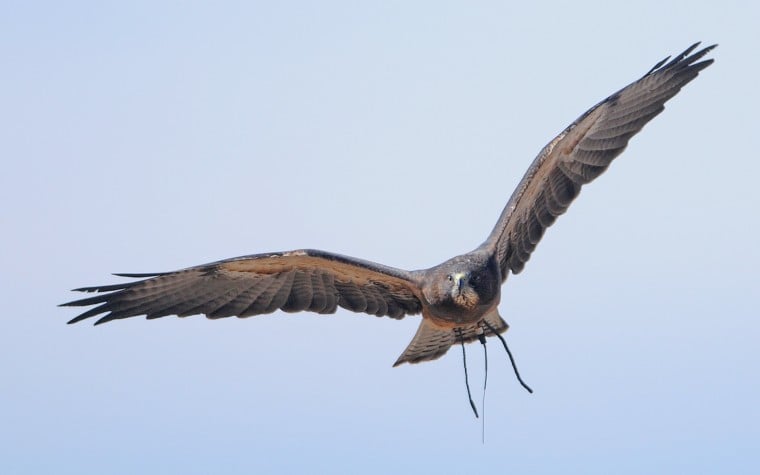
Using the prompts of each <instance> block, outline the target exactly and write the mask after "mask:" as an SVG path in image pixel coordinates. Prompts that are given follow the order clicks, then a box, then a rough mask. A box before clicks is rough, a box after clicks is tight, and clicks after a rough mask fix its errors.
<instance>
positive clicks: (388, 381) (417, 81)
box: [0, 1, 760, 474]
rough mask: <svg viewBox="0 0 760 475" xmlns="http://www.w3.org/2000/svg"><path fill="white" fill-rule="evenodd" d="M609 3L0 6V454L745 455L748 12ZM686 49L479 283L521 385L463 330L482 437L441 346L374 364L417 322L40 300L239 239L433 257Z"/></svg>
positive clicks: (754, 13)
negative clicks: (163, 310) (122, 316)
mask: <svg viewBox="0 0 760 475" xmlns="http://www.w3.org/2000/svg"><path fill="white" fill-rule="evenodd" d="M124 3H127V2H124ZM743 3H746V4H747V5H748V6H747V7H744V6H741V5H742V4H743ZM622 5H624V4H623V3H622V2H621V3H619V4H618V3H614V2H601V1H600V2H583V1H581V2H566V3H565V4H541V3H540V2H533V3H531V2H459V3H455V2H401V1H396V2H373V4H369V3H368V2H365V3H360V2H261V3H257V2H242V3H239V4H235V3H222V2H214V3H213V4H212V3H210V2H209V3H208V4H204V3H200V2H164V3H160V2H128V4H122V5H116V4H104V2H13V1H10V2H8V1H6V2H3V4H2V5H0V58H2V64H3V67H2V71H3V72H2V74H0V156H2V163H3V172H2V173H1V174H0V200H1V202H2V203H3V205H2V206H3V207H2V209H3V211H2V215H1V216H2V218H1V219H2V228H3V232H2V238H1V239H2V242H1V243H0V256H1V257H2V261H1V262H2V267H3V272H2V273H0V279H1V280H2V288H3V300H4V302H5V303H6V308H5V310H4V316H3V320H2V322H3V324H2V330H1V331H0V374H2V376H3V377H2V383H0V384H1V386H0V472H2V473H8V474H17V473H22V474H23V473H57V474H58V473H76V474H83V473H98V474H100V473H125V474H126V473H130V474H131V473H265V472H272V473H274V472H291V473H306V472H314V471H322V472H331V473H350V472H353V473H389V472H395V473H412V472H414V473H431V472H434V471H435V472H438V473H463V472H473V473H474V472H478V473H653V472H660V473H665V472H670V473H675V472H680V473H752V472H754V473H756V472H757V470H759V469H760V468H759V467H760V456H758V455H757V454H758V453H760V452H758V451H760V410H759V409H758V400H760V382H759V381H758V380H759V378H758V370H759V369H760V350H759V349H758V341H759V337H760V322H759V321H758V320H759V319H758V305H757V300H758V295H759V294H760V292H759V289H758V277H757V269H758V266H760V255H759V251H758V248H757V243H758V242H760V224H759V223H758V212H757V206H758V204H760V193H759V192H758V189H757V188H758V185H757V183H758V180H757V177H758V176H759V175H758V174H759V173H760V165H758V162H759V160H758V156H757V152H756V151H755V148H756V147H754V140H755V139H756V138H757V130H758V125H759V124H758V120H757V110H758V106H760V100H758V87H757V80H758V77H760V61H758V59H757V58H758V53H757V48H758V46H759V45H760V41H759V40H760V33H758V27H757V24H758V20H760V10H758V7H757V5H756V4H753V3H751V2H709V3H708V2H672V3H669V4H665V5H663V4H662V2H661V1H639V2H636V3H635V5H634V4H631V3H625V6H622ZM697 40H703V41H704V42H705V43H708V44H709V43H713V42H717V43H720V47H719V48H718V49H717V50H715V52H714V53H713V54H712V55H711V56H712V57H714V58H715V59H716V63H715V64H714V65H713V66H711V67H710V68H709V69H707V70H706V71H705V72H704V73H703V74H702V75H701V76H700V77H699V78H698V79H697V80H696V81H694V82H693V83H691V84H689V85H688V86H687V87H686V88H685V89H684V90H683V91H682V93H681V94H680V95H678V96H677V97H676V98H675V99H674V100H672V101H671V102H670V103H668V105H667V109H666V111H665V112H664V113H663V114H662V115H661V116H659V117H657V118H656V119H655V120H654V121H653V122H652V123H651V124H649V125H648V126H647V127H646V128H645V129H644V131H643V132H642V133H641V134H640V135H638V136H637V137H636V138H634V139H633V140H632V142H631V145H630V147H629V149H628V150H627V151H626V152H625V154H624V155H622V156H621V157H620V158H619V159H618V160H617V161H616V162H615V163H614V164H613V166H612V167H611V168H610V170H609V171H608V172H607V173H606V174H605V175H603V176H602V177H601V178H600V179H599V180H598V181H596V182H594V183H593V184H592V185H590V186H588V187H587V188H585V189H584V192H583V193H582V194H581V196H580V198H579V199H578V200H577V201H576V203H575V204H574V205H573V207H572V208H571V209H570V211H569V212H568V214H567V215H566V216H564V217H563V218H561V219H560V220H559V221H558V223H557V224H556V225H555V226H554V227H552V228H551V229H550V230H549V231H548V232H547V234H546V236H545V238H544V240H543V241H542V242H541V244H540V245H539V247H538V249H537V251H536V253H535V254H534V257H533V258H532V259H531V261H530V263H529V264H528V266H527V267H526V269H525V271H524V272H523V273H522V274H520V275H518V276H514V277H512V278H510V280H509V281H508V282H507V285H506V286H505V287H504V293H503V298H502V303H501V306H500V310H501V314H502V315H503V316H504V317H505V318H506V320H507V321H508V322H509V323H510V324H511V325H512V328H511V330H510V331H509V332H508V334H507V338H508V341H509V342H510V346H511V349H512V351H513V352H514V353H515V356H516V357H517V360H518V363H519V365H520V369H521V372H522V374H523V376H524V378H525V379H526V381H527V382H528V383H529V384H530V385H532V386H533V388H534V389H535V394H533V395H529V394H527V393H526V392H524V391H523V390H522V389H521V388H520V387H519V386H518V384H517V383H516V381H515V379H514V377H513V375H512V373H511V370H510V369H509V366H508V363H507V360H506V358H505V356H504V355H503V352H502V351H501V349H500V348H499V347H498V346H497V345H495V344H492V345H490V346H489V349H490V351H489V356H490V360H489V363H490V372H489V381H488V384H489V389H488V395H487V408H486V416H487V419H486V444H485V446H483V445H481V441H480V421H478V420H475V419H474V418H473V417H472V414H471V413H470V409H469V407H468V405H467V402H466V394H465V390H464V384H463V375H462V368H461V354H460V352H459V350H458V349H455V351H452V352H450V353H449V354H448V355H447V356H445V357H444V358H442V359H440V360H438V361H435V362H431V363H426V364H422V365H414V366H411V365H405V366H403V367H399V368H391V364H392V363H393V362H394V361H395V359H396V357H397V356H398V355H399V354H400V352H401V351H402V350H403V349H404V348H405V346H406V344H407V343H408V341H409V340H410V339H411V337H412V335H413V334H414V331H415V329H416V326H417V324H418V321H419V320H418V317H410V318H407V319H405V320H402V321H394V320H390V319H379V318H374V317H371V316H365V315H355V314H350V313H347V312H344V311H339V312H338V313H337V314H336V315H333V316H316V315H311V314H298V315H283V314H274V315H270V316H262V317H257V318H250V319H246V320H238V319H227V320H224V321H207V320H206V319H204V318H202V317H190V318H186V319H178V318H174V317H171V318H164V319H161V320H157V321H150V322H147V321H145V320H144V319H142V318H135V319H130V320H126V321H120V322H115V323H111V324H108V325H103V326H99V327H93V326H91V325H89V324H88V323H82V324H78V325H75V326H67V325H66V324H65V322H66V321H67V320H68V319H70V318H72V317H73V316H74V315H75V314H76V312H75V311H74V310H72V309H62V308H56V305H57V304H59V303H61V302H64V301H67V300H71V299H72V298H75V297H76V295H75V294H73V293H71V292H69V291H68V289H71V288H74V287H79V286H83V285H92V284H104V283H115V282H119V281H120V280H119V279H118V278H116V277H112V276H110V275H109V274H110V273H111V272H151V271H163V270H173V269H177V268H182V267H186V266H190V265H194V264H200V263H204V262H209V261H213V260H217V259H221V258H226V257H232V256H237V255H242V254H249V253H256V252H265V251H275V250H287V249H296V248H301V247H312V248H318V249H325V250H329V251H335V252H340V253H343V254H348V255H353V256H357V257H362V258H365V259H370V260H375V261H378V262H383V263H386V264H389V265H394V266H398V267H402V268H408V269H416V268H423V267H429V266H431V265H434V264H437V263H439V262H441V261H443V260H444V259H446V258H448V257H450V256H453V255H455V254H459V253H461V252H465V251H468V250H470V249H472V248H473V247H475V246H476V245H478V244H479V243H480V242H481V241H482V240H483V239H484V238H485V236H486V235H487V233H488V232H489V231H490V229H491V227H492V226H493V224H494V222H495V220H496V217H497V216H498V214H499V212H500V211H501V208H502V207H503V206H504V204H505V203H506V200H507V198H508V197H509V195H510V193H511V192H512V189H513V188H514V186H515V185H516V183H517V182H518V180H519V179H520V177H521V176H522V174H523V172H524V171H525V169H526V168H527V167H528V165H529V163H530V162H531V160H532V159H533V157H534V156H535V154H536V153H537V152H538V151H539V149H540V148H541V147H542V146H543V145H544V144H545V143H546V142H547V141H548V140H549V139H551V138H552V137H553V136H554V135H555V134H556V133H557V132H559V131H560V130H562V129H563V128H564V127H565V126H566V125H567V124H569V123H570V122H571V121H572V120H573V119H575V118H576V117H577V116H578V115H580V114H581V113H582V112H583V111H585V110H586V109H587V108H588V107H590V106H591V105H593V104H594V103H596V102H597V101H598V100H600V99H602V98H603V97H605V96H606V95H608V94H610V93H612V92H613V91H615V90H617V89H618V88H620V87H622V86H624V85H625V84H627V83H629V82H631V81H633V80H635V79H636V78H638V77H639V76H641V75H642V74H644V73H645V72H646V71H647V70H648V69H649V68H650V67H651V66H652V65H653V64H654V63H656V62H657V61H658V60H659V59H661V58H663V57H664V56H666V55H668V54H677V53H679V52H680V51H682V50H683V49H684V48H686V47H687V46H688V45H689V44H691V43H692V42H694V41H697ZM484 170H485V171H486V173H483V171H484ZM476 203H477V204H478V206H477V207H475V206H474V205H475V204H476ZM468 349H469V354H468V357H469V358H468V360H469V363H470V375H471V384H472V387H473V391H474V396H475V399H476V401H477V402H478V405H480V397H481V384H482V374H483V373H482V352H481V349H480V348H479V347H478V346H474V345H472V346H470V347H469V348H468Z"/></svg>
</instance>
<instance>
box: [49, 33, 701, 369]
mask: <svg viewBox="0 0 760 475" xmlns="http://www.w3.org/2000/svg"><path fill="white" fill-rule="evenodd" d="M698 45H699V43H697V44H695V45H692V46H691V47H689V48H688V49H687V50H686V51H684V52H683V53H681V54H680V55H678V56H676V57H675V58H674V59H672V60H670V61H669V62H668V59H669V58H666V59H665V60H663V61H661V62H659V63H658V64H657V65H655V67H653V68H652V69H651V70H650V71H649V72H648V73H647V74H645V75H644V76H643V77H642V78H640V79H639V80H637V81H635V82H633V83H631V84H630V85H628V86H626V87H625V88H623V89H621V90H619V91H618V92H616V93H614V94H612V95H611V96H609V97H607V98H606V99H604V100H603V101H601V102H600V103H598V104H597V105H595V106H594V107H592V108H591V109H590V110H588V111H587V112H585V113H584V114H583V115H581V116H580V118H578V119H577V120H576V121H575V122H573V123H572V124H571V125H570V126H569V127H567V128H566V129H565V130H563V131H562V132H561V133H560V134H559V135H558V136H557V137H556V138H554V139H553V140H552V141H551V142H549V144H547V145H546V146H545V147H544V148H543V149H542V150H541V152H540V153H539V154H538V156H537V157H536V159H535V160H534V161H533V163H532V164H531V166H530V168H529V169H528V171H527V173H526V174H525V176H524V177H523V178H522V180H521V181H520V183H519V184H518V186H517V189H516V190H515V191H514V192H513V194H512V196H511V198H510V199H509V201H508V203H507V205H506V207H505V208H504V210H503V211H502V213H501V215H500V217H499V219H498V221H497V223H496V226H495V227H494V229H493V231H492V232H491V234H490V235H489V236H488V238H487V239H486V240H485V242H483V244H481V245H480V246H479V247H478V248H477V249H475V250H474V251H472V252H470V253H467V254H463V255H461V256H457V257H455V258H452V259H450V260H448V261H446V262H444V263H442V264H440V265H438V266H435V267H432V268H430V269H425V270H418V271H406V270H402V269H397V268H393V267H388V266H384V265H381V264H377V263H374V262H370V261H365V260H361V259H356V258H352V257H347V256H341V255H338V254H333V253H329V252H324V251H316V250H300V251H289V252H275V253H268V254H256V255H250V256H243V257H238V258H233V259H226V260H222V261H218V262H213V263H210V264H205V265H200V266H195V267H190V268H187V269H182V270H179V271H174V272H166V273H160V274H117V275H120V276H123V277H130V278H137V279H139V280H132V281H130V282H125V283H121V284H114V285H104V286H96V287H83V288H80V289H75V290H78V291H82V292H92V293H95V294H96V295H94V296H91V297H88V298H84V299H80V300H75V301H72V302H68V303H66V304H63V305H64V306H76V307H92V308H90V309H89V310H86V311H85V312H83V313H82V314H80V315H78V316H77V317H75V318H73V319H72V320H71V321H70V322H69V323H74V322H78V321H80V320H84V319H88V318H91V317H96V316H97V317H99V318H98V320H96V322H95V323H96V324H99V323H103V322H108V321H111V320H117V319H122V318H128V317H133V316H138V315H145V316H146V317H147V318H148V319H153V318H159V317H163V316H167V315H177V316H181V317H184V316H188V315H196V314H204V315H206V316H207V317H208V318H211V319H215V318H223V317H231V316H237V317H249V316H254V315H261V314H267V313H272V312H275V311H277V310H282V311H285V312H300V311H309V312H316V313H323V314H327V313H334V312H335V311H336V310H337V309H338V307H341V308H344V309H346V310H350V311H353V312H360V313H366V314H370V315H376V316H387V317H390V318H394V319H400V318H403V317H405V316H406V315H414V314H422V321H421V323H420V326H419V329H418V330H417V333H416V334H415V336H414V338H413V339H412V341H411V342H410V343H409V346H408V347H407V348H406V350H405V351H404V353H403V354H402V355H401V356H400V357H399V358H398V360H397V361H396V363H395V365H399V364H401V363H417V362H421V361H427V360H432V359H436V358H439V357H440V356H442V355H443V354H445V353H446V351H448V349H449V348H450V347H451V346H452V345H454V344H457V343H462V344H464V343H467V342H470V341H473V340H476V339H478V338H479V335H480V334H483V335H485V336H493V335H495V334H497V333H502V332H504V331H506V330H507V328H508V325H507V323H506V322H505V321H504V320H503V319H502V318H501V317H500V316H499V313H498V309H497V305H498V303H499V300H500V295H501V294H500V288H501V285H502V283H503V282H504V281H505V280H506V278H507V276H508V275H509V274H510V273H512V274H517V273H519V272H521V271H522V269H523V267H524V265H525V263H526V262H527V261H528V259H529V258H530V255H531V253H532V252H533V250H534V249H535V247H536V245H537V244H538V242H539V241H540V239H541V238H542V236H543V234H544V231H545V230H546V228H548V227H549V226H551V225H552V224H553V223H554V221H555V220H556V219H557V217H558V216H560V215H561V214H563V213H564V212H565V211H566V210H567V208H568V207H569V205H570V203H571V202H572V201H573V200H574V199H575V197H576V196H578V194H579V192H580V189H581V187H582V186H583V185H585V184H586V183H589V182H591V181H592V180H594V179H595V178H596V177H597V176H599V175H600V174H601V173H602V172H604V171H605V170H606V169H607V167H608V166H609V165H610V163H611V162H612V160H613V159H614V158H615V157H616V156H618V155H619V154H620V153H621V152H622V151H623V150H624V149H625V147H626V146H627V144H628V141H629V140H630V138H631V137H632V136H634V135H635V134H636V133H638V132H639V131H640V130H641V128H642V127H643V126H644V125H645V124H646V123H647V122H649V121H650V120H652V119H653V118H654V117H655V116H656V115H657V114H659V113H660V112H662V110H663V109H664V104H665V102H666V101H668V100H669V99H670V98H671V97H673V96H675V95H676V94H677V93H678V92H679V91H680V90H681V88H682V87H683V86H684V85H686V84H687V83H689V82H690V81H691V80H693V79H694V78H695V77H697V75H698V73H699V72H700V71H701V70H703V69H704V68H706V67H707V66H709V65H710V64H712V62H713V60H712V59H707V60H702V61H700V60H701V59H702V58H703V57H704V56H705V55H706V54H707V53H708V52H709V51H710V50H712V49H713V48H714V47H715V46H714V45H713V46H709V47H707V48H704V49H702V50H699V51H696V52H694V51H695V50H696V48H697V46H698ZM473 191H476V190H473ZM395 365H394V366H395Z"/></svg>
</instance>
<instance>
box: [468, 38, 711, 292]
mask: <svg viewBox="0 0 760 475" xmlns="http://www.w3.org/2000/svg"><path fill="white" fill-rule="evenodd" d="M698 45H699V43H696V44H694V45H692V46H691V47H689V48H688V49H687V50H686V51H684V52H683V53H681V54H680V55H678V56H677V57H676V58H674V59H673V60H672V61H670V62H668V63H667V64H666V61H667V60H668V59H669V58H666V59H664V60H663V61H660V62H659V63H657V64H656V65H655V67H653V68H652V69H651V70H650V71H649V72H648V73H647V74H646V75H644V76H643V77H642V78H641V79H639V80H638V81H636V82H634V83H632V84H630V85H628V86H627V87H625V88H623V89H621V90H620V91H618V92H616V93H615V94H613V95H611V96H610V97H608V98H607V99H605V100H603V101H602V102H600V103H599V104H597V105H595V106H594V107H592V108H591V109H590V110H588V111H587V112H586V113H585V114H583V115H582V116H581V117H579V118H578V119H577V120H576V121H575V122H573V123H572V124H571V125H570V126H569V127H567V128H566V129H565V130H563V131H562V133H561V134H559V135H558V136H557V137H556V138H554V140H552V141H551V142H549V144H547V145H546V146H545V147H544V148H543V150H541V152H540V153H539V154H538V157H536V159H535V160H534V161H533V163H532V164H531V166H530V168H529V169H528V171H527V172H526V174H525V176H524V177H523V179H522V180H521V181H520V184H519V185H518V186H517V189H516V190H515V191H514V193H513V194H512V197H511V198H510V199H509V202H508V203H507V205H506V207H505V208H504V211H502V213H501V216H500V217H499V221H498V222H497V223H496V226H495V227H494V230H493V231H492V232H491V235H490V236H489V237H488V239H487V240H486V242H484V243H483V245H482V246H481V248H487V249H489V250H490V251H491V252H495V253H496V254H497V258H498V260H499V263H500V264H501V271H502V279H506V278H507V275H508V273H509V272H510V271H511V272H512V273H514V274H517V273H519V272H520V271H522V269H523V267H524V266H525V263H526V262H527V261H528V259H529V258H530V254H531V253H532V252H533V250H534V249H535V247H536V245H537V244H538V242H539V241H540V240H541V237H542V236H543V234H544V231H545V230H546V228H548V227H549V226H551V225H552V224H553V223H554V221H555V220H556V219H557V217H558V216H560V215H561V214H563V213H564V212H565V211H566V210H567V208H568V207H569V206H570V203H572V201H573V200H574V199H575V197H576V196H578V194H579V193H580V190H581V186H583V185H585V184H586V183H589V182H590V181H592V180H594V179H595V178H596V177H598V176H599V175H601V174H602V172H604V171H605V170H606V169H607V167H608V166H609V165H610V163H611V162H612V160H613V159H614V158H615V157H617V156H618V155H620V153H621V152H622V151H623V150H624V149H625V147H626V145H628V141H629V140H630V138H631V137H633V136H634V135H636V133H638V132H639V131H640V130H641V128H642V127H644V125H645V124H646V123H647V122H649V121H650V120H652V119H653V118H654V117H655V116H656V115H657V114H659V113H660V112H662V111H663V109H664V108H665V107H664V104H665V102H666V101H667V100H668V99H670V98H671V97H673V96H675V95H676V94H677V93H678V91H680V90H681V88H682V87H683V86H684V85H686V84H687V83H689V82H690V81H691V80H693V79H694V78H695V77H697V75H698V74H699V72H700V71H701V70H703V69H704V68H706V67H707V66H709V65H710V64H712V63H713V60H712V59H708V60H704V61H700V62H697V61H698V60H700V59H701V58H702V57H703V56H705V54H707V53H708V52H709V51H710V50H712V49H713V48H715V46H716V45H713V46H708V47H707V48H704V49H702V50H700V51H697V52H696V53H694V54H691V53H692V51H694V50H695V49H696V48H697V46H698ZM690 54H691V55H690Z"/></svg>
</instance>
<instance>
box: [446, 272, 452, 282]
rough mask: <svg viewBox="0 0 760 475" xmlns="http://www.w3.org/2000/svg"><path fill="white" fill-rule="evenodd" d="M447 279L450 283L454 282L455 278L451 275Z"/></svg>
mask: <svg viewBox="0 0 760 475" xmlns="http://www.w3.org/2000/svg"><path fill="white" fill-rule="evenodd" d="M447 278H448V279H449V282H451V281H453V280H454V277H452V276H451V274H449V275H448V277H447Z"/></svg>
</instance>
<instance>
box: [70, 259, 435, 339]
mask: <svg viewBox="0 0 760 475" xmlns="http://www.w3.org/2000/svg"><path fill="white" fill-rule="evenodd" d="M117 275H120V276H123V277H136V278H145V279H143V280H138V281H133V282H127V283H124V284H116V285H105V286H97V287H84V288H81V289H75V290H78V291H82V292H97V293H98V295H96V296H94V297H89V298H85V299H81V300H75V301H73V302H69V303H65V304H63V306H74V307H86V306H92V305H96V307H94V308H92V309H90V310H87V311H86V312H84V313H82V314H81V315H79V316H77V317H75V318H74V319H72V320H71V321H70V322H69V323H75V322H78V321H80V320H84V319H86V318H90V317H94V316H97V315H101V314H105V315H103V316H102V317H100V319H99V320H97V321H96V322H95V323H96V324H99V323H104V322H108V321H111V320H115V319H120V318H127V317H134V316H137V315H145V316H147V318H149V319H150V318H158V317H164V316H166V315H178V316H180V317H184V316H188V315H196V314H205V315H206V316H207V317H208V318H222V317H231V316H238V317H248V316H252V315H259V314H264V313H271V312H274V311H276V310H278V309H279V310H283V311H285V312H299V311H311V312H317V313H334V312H335V310H336V309H337V307H343V308H345V309H348V310H351V311H354V312H363V313H368V314H371V315H377V316H389V317H391V318H403V317H404V316H405V315H408V314H415V313H419V312H420V311H421V310H422V304H421V301H420V298H419V295H420V291H419V288H418V286H417V284H416V281H415V280H414V278H413V277H412V274H411V273H410V272H407V271H404V270H401V269H395V268H392V267H387V266H383V265H380V264H375V263H372V262H368V261H363V260H360V259H355V258H351V257H346V256H341V255H337V254H331V253H327V252H323V251H315V250H300V251H290V252H280V253H271V254H257V255H251V256H243V257H237V258H233V259H226V260H223V261H218V262H213V263H211V264H206V265H201V266H196V267H190V268H187V269H183V270H179V271H176V272H167V273H162V274H117Z"/></svg>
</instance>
